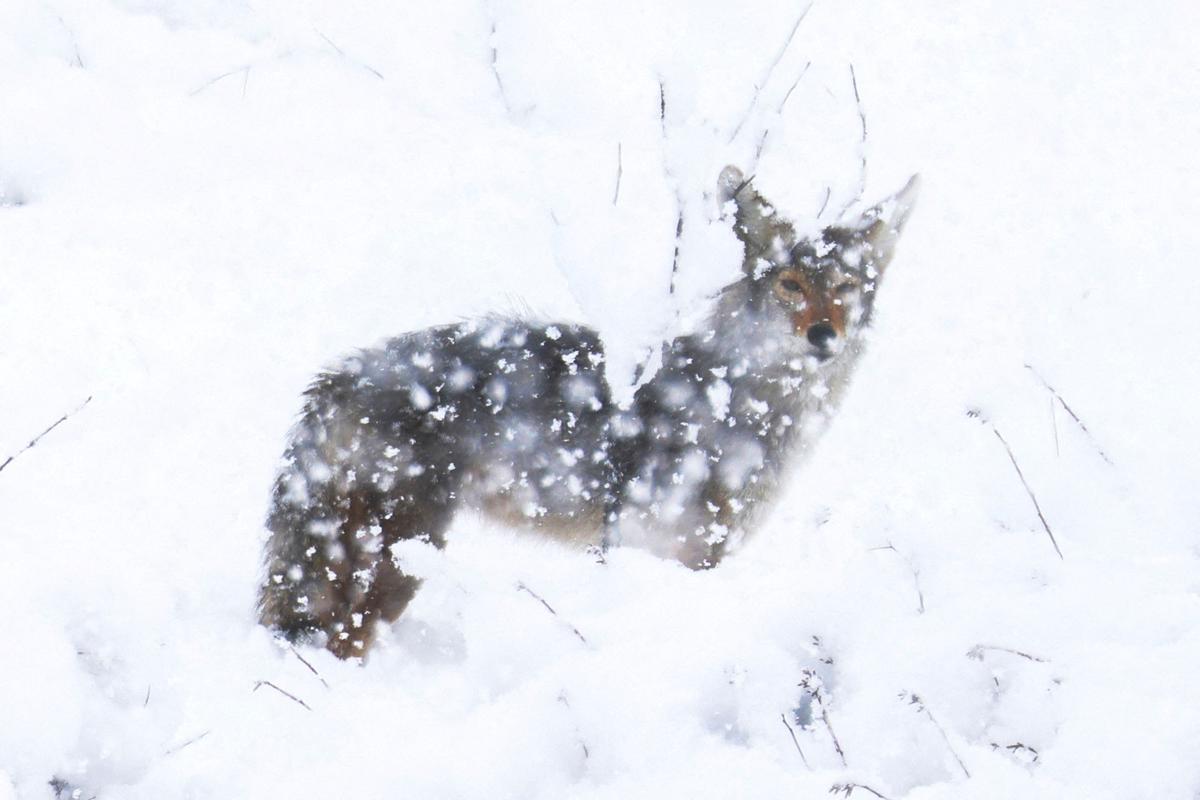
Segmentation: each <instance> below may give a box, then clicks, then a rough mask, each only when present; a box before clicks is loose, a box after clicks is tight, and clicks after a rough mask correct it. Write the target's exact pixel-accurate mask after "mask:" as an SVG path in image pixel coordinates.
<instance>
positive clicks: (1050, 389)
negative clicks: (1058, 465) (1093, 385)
mask: <svg viewBox="0 0 1200 800" xmlns="http://www.w3.org/2000/svg"><path fill="white" fill-rule="evenodd" d="M1025 369H1027V370H1029V371H1030V372H1031V373H1033V377H1035V378H1037V380H1038V383H1040V384H1042V386H1044V387H1045V389H1046V391H1048V392H1049V393H1050V394H1052V395H1054V399H1055V400H1057V401H1058V404H1059V405H1061V406H1062V407H1063V410H1064V411H1066V412H1067V413H1068V414H1070V415H1071V419H1073V420H1075V424H1076V425H1078V426H1079V429H1080V430H1081V431H1083V433H1084V435H1085V436H1087V437H1088V439H1089V440H1090V441H1091V443H1092V446H1093V447H1095V448H1096V452H1097V453H1099V454H1100V457H1101V458H1103V459H1104V461H1105V462H1106V463H1107V464H1108V465H1109V466H1112V465H1113V461H1112V459H1111V458H1109V457H1108V453H1106V452H1104V448H1103V447H1101V446H1100V443H1099V442H1098V441H1096V437H1095V436H1093V435H1092V432H1091V431H1089V430H1088V427H1087V425H1084V424H1083V420H1081V419H1080V418H1079V415H1078V414H1076V413H1075V410H1074V409H1072V408H1071V407H1070V406H1069V405H1067V401H1066V400H1064V399H1063V398H1062V395H1061V394H1059V393H1058V392H1057V391H1056V390H1055V388H1054V387H1053V386H1051V385H1050V384H1049V383H1047V382H1046V379H1045V378H1043V377H1042V376H1041V374H1040V373H1039V372H1038V371H1037V370H1036V369H1034V368H1033V367H1032V366H1031V365H1029V364H1026V365H1025ZM1057 436H1058V433H1057V429H1055V437H1056V438H1055V448H1056V450H1057V446H1058V439H1057Z"/></svg>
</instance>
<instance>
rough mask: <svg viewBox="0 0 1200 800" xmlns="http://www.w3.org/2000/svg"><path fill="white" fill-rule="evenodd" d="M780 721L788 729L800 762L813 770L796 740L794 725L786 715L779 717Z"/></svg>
mask: <svg viewBox="0 0 1200 800" xmlns="http://www.w3.org/2000/svg"><path fill="white" fill-rule="evenodd" d="M779 721H780V722H782V723H783V727H785V728H787V731H788V734H790V735H791V737H792V744H794V745H796V752H797V753H799V754H800V760H801V761H803V762H804V766H805V767H807V768H808V769H809V771H811V770H812V766H811V765H810V764H809V763H808V759H807V758H805V757H804V751H803V750H801V749H800V740H799V739H797V738H796V731H795V730H793V729H792V725H791V723H790V722H788V721H787V715H786V714H780V715H779Z"/></svg>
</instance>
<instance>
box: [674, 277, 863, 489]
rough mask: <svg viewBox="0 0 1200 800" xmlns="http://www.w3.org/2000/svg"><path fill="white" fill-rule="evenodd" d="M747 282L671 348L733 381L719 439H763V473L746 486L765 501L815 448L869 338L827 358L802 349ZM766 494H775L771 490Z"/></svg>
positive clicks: (728, 382) (717, 422)
mask: <svg viewBox="0 0 1200 800" xmlns="http://www.w3.org/2000/svg"><path fill="white" fill-rule="evenodd" d="M744 291H745V284H744V283H739V284H735V285H734V286H732V287H730V288H729V289H728V290H726V291H725V292H723V293H722V295H721V296H720V297H719V298H718V302H717V305H716V308H715V309H714V312H713V314H712V316H711V317H710V318H709V320H708V324H707V325H706V326H705V327H706V330H707V331H708V332H706V333H702V334H695V335H692V336H687V337H681V339H679V340H676V342H675V343H673V345H672V351H675V352H680V353H687V354H688V355H687V357H689V358H691V359H693V360H694V362H696V363H698V364H702V365H711V366H709V367H707V369H708V372H709V373H710V374H711V375H712V376H713V378H714V379H715V380H714V383H715V384H716V385H717V386H718V389H717V391H723V390H724V389H723V387H720V386H719V383H716V382H717V381H723V382H724V384H725V385H727V386H728V393H729V401H728V410H727V414H726V415H725V417H724V418H721V419H717V418H714V419H713V424H714V427H715V428H717V429H718V430H720V431H721V433H722V435H721V437H719V438H721V439H726V440H728V439H729V438H730V434H734V437H733V438H736V433H737V432H740V434H741V436H744V437H746V438H747V439H750V440H752V441H755V442H757V443H758V444H760V445H761V446H762V450H763V468H764V469H763V471H762V474H761V475H760V476H759V480H758V481H756V483H765V486H762V487H758V488H755V487H751V486H747V487H746V490H747V493H748V494H749V495H750V497H748V498H746V499H754V498H758V499H761V498H762V497H763V496H764V494H763V492H762V491H761V489H763V488H767V487H771V486H774V485H775V484H777V482H778V481H779V480H780V479H781V478H782V477H783V476H784V475H785V474H786V472H787V471H788V470H789V469H790V468H791V467H793V466H794V465H795V464H796V463H798V462H799V461H800V460H801V457H802V456H803V455H804V454H805V453H807V452H808V451H809V450H810V449H811V448H812V446H813V445H815V443H816V441H817V439H818V438H819V437H820V434H821V433H822V432H823V430H824V428H825V427H826V425H827V424H828V422H829V420H830V419H831V417H832V416H833V413H834V412H835V411H836V410H837V407H838V405H839V404H840V402H841V399H842V396H843V395H844V393H845V388H846V386H847V385H848V383H849V377H850V375H851V373H852V372H853V369H854V367H855V365H856V363H857V361H858V359H859V358H860V357H861V355H862V349H863V341H862V339H861V338H859V337H855V338H853V339H851V340H850V341H848V342H845V346H844V347H843V349H842V351H841V352H840V353H838V354H837V355H836V356H835V357H833V358H831V359H830V360H828V361H825V362H823V363H822V362H819V361H818V360H817V359H815V358H813V357H812V356H810V355H807V354H806V353H805V350H804V349H803V348H802V347H798V346H797V334H796V333H795V331H794V330H793V329H792V328H791V327H790V326H788V325H786V324H785V325H779V323H778V322H777V321H775V320H773V319H772V318H770V317H768V316H767V315H765V314H762V313H759V312H758V310H757V309H756V308H755V306H754V304H753V303H752V302H747V301H746V298H744V297H743V296H741V295H742V293H743V292H744ZM766 496H769V494H768V495H766Z"/></svg>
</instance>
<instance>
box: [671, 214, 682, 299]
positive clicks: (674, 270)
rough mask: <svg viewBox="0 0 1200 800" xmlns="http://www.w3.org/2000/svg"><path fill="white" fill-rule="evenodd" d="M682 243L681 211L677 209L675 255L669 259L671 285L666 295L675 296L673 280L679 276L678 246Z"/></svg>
mask: <svg viewBox="0 0 1200 800" xmlns="http://www.w3.org/2000/svg"><path fill="white" fill-rule="evenodd" d="M682 242H683V209H682V208H681V209H679V216H678V217H676V218H675V255H674V256H672V257H671V285H670V286H669V287H668V288H667V293H668V294H670V295H671V296H674V295H675V278H676V277H677V276H678V275H679V246H680V244H681V243H682Z"/></svg>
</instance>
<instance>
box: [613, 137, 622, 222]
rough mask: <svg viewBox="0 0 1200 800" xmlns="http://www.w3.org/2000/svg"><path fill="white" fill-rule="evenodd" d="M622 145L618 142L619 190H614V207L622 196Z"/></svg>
mask: <svg viewBox="0 0 1200 800" xmlns="http://www.w3.org/2000/svg"><path fill="white" fill-rule="evenodd" d="M621 170H622V167H621V143H620V142H617V188H615V189H613V205H614V206H615V205H616V204H617V198H619V197H620V196H621Z"/></svg>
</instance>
